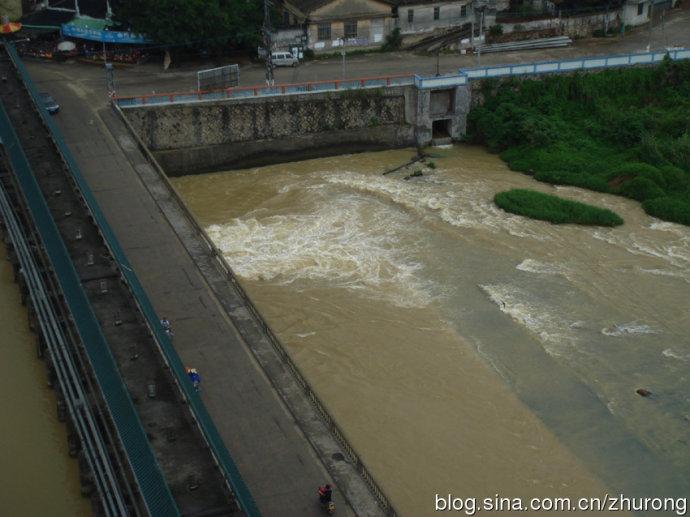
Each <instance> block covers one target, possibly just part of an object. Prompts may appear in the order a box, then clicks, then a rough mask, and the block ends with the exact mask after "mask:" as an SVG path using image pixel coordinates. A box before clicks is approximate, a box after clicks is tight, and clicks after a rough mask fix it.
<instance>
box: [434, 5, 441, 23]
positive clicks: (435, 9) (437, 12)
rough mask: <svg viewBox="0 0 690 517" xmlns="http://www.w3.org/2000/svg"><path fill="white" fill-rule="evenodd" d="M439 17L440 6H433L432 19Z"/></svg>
mask: <svg viewBox="0 0 690 517" xmlns="http://www.w3.org/2000/svg"><path fill="white" fill-rule="evenodd" d="M440 17H441V8H440V7H434V20H438V19H439V18H440Z"/></svg>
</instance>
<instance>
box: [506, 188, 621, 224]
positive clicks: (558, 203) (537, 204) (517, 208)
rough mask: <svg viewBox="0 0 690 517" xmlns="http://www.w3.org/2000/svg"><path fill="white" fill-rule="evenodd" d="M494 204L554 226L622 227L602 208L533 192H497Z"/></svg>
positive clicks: (615, 216)
mask: <svg viewBox="0 0 690 517" xmlns="http://www.w3.org/2000/svg"><path fill="white" fill-rule="evenodd" d="M494 202H495V203H496V204H497V205H498V206H499V207H501V208H502V209H503V210H505V211H506V212H511V213H513V214H517V215H524V216H527V217H531V218H532V219H540V220H542V221H549V222H550V223H555V224H568V223H570V224H585V225H598V226H618V225H621V224H623V219H621V218H620V217H619V216H618V215H617V214H615V213H614V212H612V211H611V210H608V209H605V208H598V207H596V206H592V205H587V204H585V203H578V202H577V201H570V200H568V199H563V198H560V197H558V196H552V195H550V194H544V193H542V192H537V191H535V190H526V189H512V190H507V191H505V192H499V193H498V194H496V196H495V197H494Z"/></svg>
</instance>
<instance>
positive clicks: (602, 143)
mask: <svg viewBox="0 0 690 517" xmlns="http://www.w3.org/2000/svg"><path fill="white" fill-rule="evenodd" d="M482 96H483V99H484V102H483V104H482V105H481V106H477V107H475V108H473V109H472V111H471V112H470V114H469V116H468V134H467V140H469V141H471V142H474V143H482V144H485V145H487V146H488V147H489V148H490V149H492V150H494V151H496V152H499V153H500V155H501V158H502V159H503V160H505V161H506V162H507V163H508V165H509V167H510V168H511V169H512V170H516V171H520V172H524V173H527V174H532V175H534V177H535V178H536V179H537V180H540V181H545V182H549V183H555V184H563V185H574V186H578V187H583V188H587V189H591V190H597V191H600V192H610V193H614V194H619V195H623V196H626V197H630V198H632V199H637V200H640V201H643V202H645V206H647V204H648V203H647V202H648V201H650V200H656V199H658V198H672V199H674V200H678V199H680V200H681V201H680V202H686V201H687V202H689V203H690V199H688V196H690V194H688V193H689V192H690V62H685V61H679V62H672V61H670V60H664V61H663V62H662V63H661V64H660V65H658V66H655V67H645V68H631V69H620V70H610V71H605V72H601V73H593V74H572V75H568V76H560V75H558V76H555V75H554V76H548V77H544V78H542V79H539V80H523V81H517V80H496V79H492V80H490V81H484V82H483V84H482ZM674 203H675V202H674ZM666 204H668V203H666ZM649 206H654V207H655V210H656V212H655V214H654V215H657V214H666V215H664V217H665V218H668V217H674V216H675V215H674V214H679V213H681V211H680V210H679V209H678V208H677V207H676V205H675V204H672V205H669V206H673V207H675V208H674V209H673V210H671V209H669V210H665V211H663V210H661V209H659V208H658V206H657V204H650V205H649ZM664 206H665V205H664ZM650 213H651V212H650ZM659 216H660V215H659ZM660 217H661V216H660ZM679 217H680V216H679ZM671 220H673V219H671ZM678 222H680V220H679V219H678Z"/></svg>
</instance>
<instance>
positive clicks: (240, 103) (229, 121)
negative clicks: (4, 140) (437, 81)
mask: <svg viewBox="0 0 690 517" xmlns="http://www.w3.org/2000/svg"><path fill="white" fill-rule="evenodd" d="M417 94H418V92H417V90H416V89H415V88H414V87H412V86H400V87H393V88H381V89H371V90H355V91H339V92H338V91H332V92H323V93H308V94H298V95H285V96H276V97H260V98H249V99H228V100H224V101H215V102H196V103H185V104H166V105H154V106H138V107H134V108H126V109H123V112H124V114H125V116H126V117H127V119H128V120H129V122H130V124H131V125H132V127H133V129H134V131H136V133H137V134H138V136H139V137H140V138H141V139H142V141H143V142H144V144H145V145H146V146H147V147H148V148H149V150H150V151H151V152H152V153H153V154H154V156H155V158H156V160H157V161H158V162H159V164H160V165H161V166H162V167H163V169H164V170H165V171H166V173H167V174H168V175H170V176H179V175H183V174H191V173H197V172H207V171H212V170H220V169H223V168H227V169H232V168H241V167H250V166H256V165H265V164H269V163H279V162H285V161H290V160H297V159H305V158H312V157H319V156H327V155H337V154H343V153H348V152H357V151H366V150H378V149H390V148H392V147H405V146H414V145H416V139H415V135H416V127H415V124H416V119H417V115H416V112H417Z"/></svg>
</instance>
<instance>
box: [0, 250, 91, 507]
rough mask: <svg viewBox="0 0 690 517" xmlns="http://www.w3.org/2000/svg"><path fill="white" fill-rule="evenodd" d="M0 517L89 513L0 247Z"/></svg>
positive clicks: (86, 501)
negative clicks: (1, 516) (0, 516)
mask: <svg viewBox="0 0 690 517" xmlns="http://www.w3.org/2000/svg"><path fill="white" fill-rule="evenodd" d="M0 328H1V329H2V332H1V334H0V336H1V337H0V412H1V413H2V418H1V419H0V515H7V516H13V517H14V516H17V517H19V516H21V517H33V516H55V517H78V516H81V515H84V516H85V515H90V514H91V505H90V504H89V501H88V499H84V498H82V497H81V494H80V490H79V468H78V466H77V462H76V460H73V459H71V458H70V457H69V456H68V454H67V432H66V428H65V426H64V424H61V423H60V422H58V419H57V414H56V399H55V394H54V393H53V391H52V390H51V389H50V388H49V387H48V383H47V376H46V371H45V366H44V364H43V362H42V361H40V360H39V359H37V358H36V338H35V336H34V335H33V334H32V333H31V331H30V330H29V325H28V322H27V315H26V308H25V307H23V306H22V304H21V301H20V298H19V290H18V288H17V286H16V285H15V284H14V282H13V281H12V268H11V266H10V264H9V263H8V262H7V261H6V260H5V247H4V246H0Z"/></svg>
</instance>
